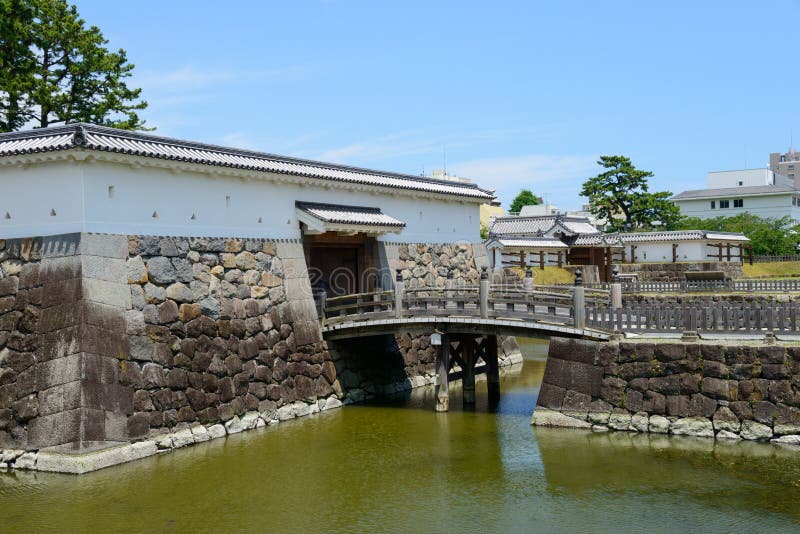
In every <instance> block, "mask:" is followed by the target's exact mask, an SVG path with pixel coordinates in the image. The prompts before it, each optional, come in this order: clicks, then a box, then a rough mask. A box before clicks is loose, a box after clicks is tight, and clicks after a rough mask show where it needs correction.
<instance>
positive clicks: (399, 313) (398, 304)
mask: <svg viewBox="0 0 800 534" xmlns="http://www.w3.org/2000/svg"><path fill="white" fill-rule="evenodd" d="M405 289H406V284H405V282H403V271H402V269H397V275H396V276H395V279H394V316H395V318H396V319H402V318H403V293H404V292H405Z"/></svg>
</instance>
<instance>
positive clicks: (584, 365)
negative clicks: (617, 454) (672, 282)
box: [533, 338, 800, 444]
mask: <svg viewBox="0 0 800 534" xmlns="http://www.w3.org/2000/svg"><path fill="white" fill-rule="evenodd" d="M798 377H800V348H798V347H786V346H782V345H763V344H752V345H747V344H745V343H742V342H739V343H737V344H731V345H724V344H717V343H674V342H673V343H669V342H665V343H648V342H606V343H598V342H592V341H582V340H568V339H563V338H554V339H552V340H551V343H550V352H549V355H548V359H547V366H546V368H545V373H544V378H543V380H542V387H541V390H540V392H539V398H538V400H537V407H536V411H535V412H534V417H533V423H534V424H539V425H545V426H546V425H551V426H572V427H577V428H587V429H588V428H590V429H593V430H602V431H606V430H609V429H611V430H627V431H634V432H654V433H665V434H666V433H670V434H676V435H694V436H701V437H716V438H718V439H747V440H770V439H774V440H776V441H779V442H785V443H796V444H800V396H798V392H799V391H800V390H799V389H798Z"/></svg>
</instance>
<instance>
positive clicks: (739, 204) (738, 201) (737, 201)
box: [733, 198, 744, 208]
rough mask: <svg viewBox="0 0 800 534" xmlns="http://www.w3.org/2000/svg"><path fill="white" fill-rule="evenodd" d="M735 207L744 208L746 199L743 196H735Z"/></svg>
mask: <svg viewBox="0 0 800 534" xmlns="http://www.w3.org/2000/svg"><path fill="white" fill-rule="evenodd" d="M733 207H734V208H743V207H744V199H742V198H735V199H734V200H733Z"/></svg>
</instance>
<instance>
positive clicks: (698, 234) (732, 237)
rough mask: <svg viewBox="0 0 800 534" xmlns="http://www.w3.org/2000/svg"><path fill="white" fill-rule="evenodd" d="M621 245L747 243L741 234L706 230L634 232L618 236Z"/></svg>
mask: <svg viewBox="0 0 800 534" xmlns="http://www.w3.org/2000/svg"><path fill="white" fill-rule="evenodd" d="M619 238H620V239H621V240H622V242H623V243H654V242H660V241H663V242H671V241H697V240H700V239H706V240H712V241H716V240H719V241H749V239H747V237H745V236H744V235H743V234H738V233H734V232H711V231H707V230H677V231H673V232H636V233H631V234H619Z"/></svg>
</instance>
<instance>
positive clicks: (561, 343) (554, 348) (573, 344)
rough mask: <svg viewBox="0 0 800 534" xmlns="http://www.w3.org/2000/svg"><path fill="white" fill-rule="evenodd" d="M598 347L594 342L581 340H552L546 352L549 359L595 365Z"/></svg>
mask: <svg viewBox="0 0 800 534" xmlns="http://www.w3.org/2000/svg"><path fill="white" fill-rule="evenodd" d="M598 345H599V343H597V342H596V341H586V340H582V339H568V338H558V337H556V338H552V339H551V340H550V348H549V351H548V355H547V357H548V360H549V359H550V358H554V359H559V360H568V361H573V362H579V363H585V364H588V365H597V364H598V363H599V361H598V358H597V351H598Z"/></svg>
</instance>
